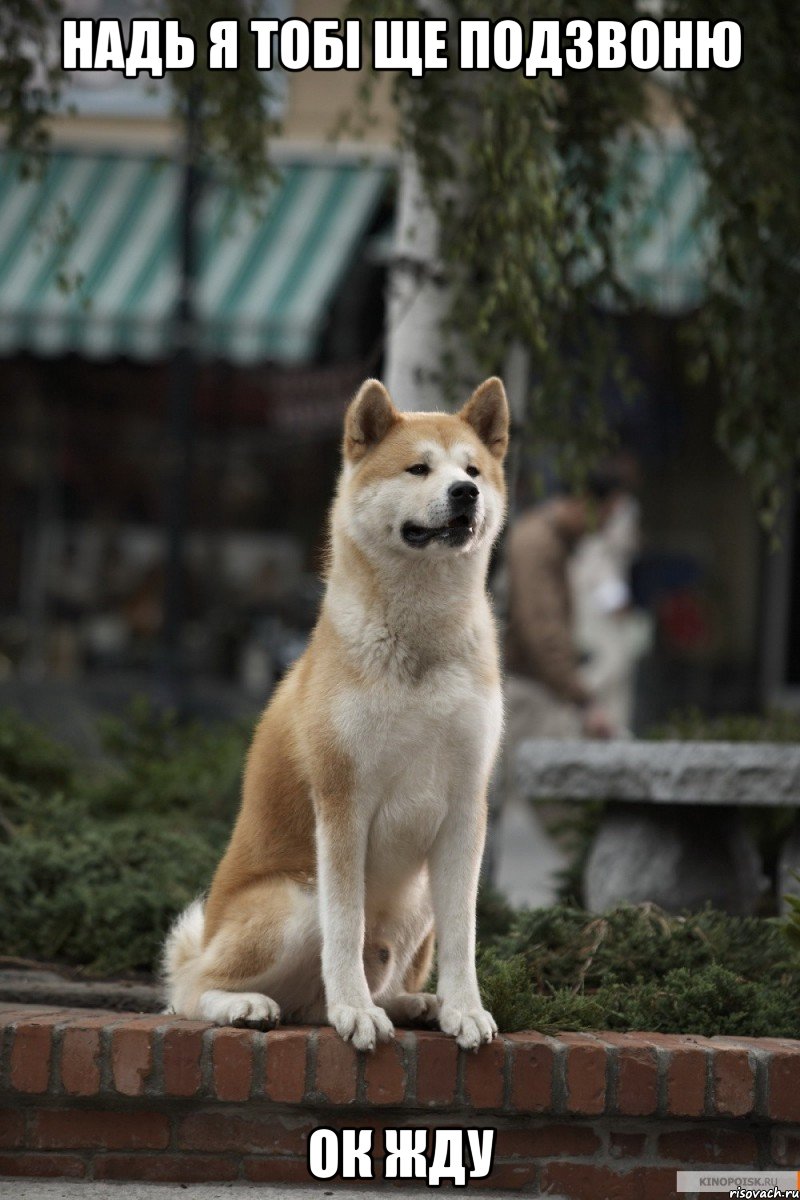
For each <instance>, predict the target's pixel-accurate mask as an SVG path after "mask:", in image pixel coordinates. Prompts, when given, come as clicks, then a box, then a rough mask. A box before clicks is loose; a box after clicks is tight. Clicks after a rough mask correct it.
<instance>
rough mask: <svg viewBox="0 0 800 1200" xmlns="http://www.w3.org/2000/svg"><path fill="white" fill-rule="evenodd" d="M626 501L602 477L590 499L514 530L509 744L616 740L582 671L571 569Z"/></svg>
mask: <svg viewBox="0 0 800 1200" xmlns="http://www.w3.org/2000/svg"><path fill="white" fill-rule="evenodd" d="M623 496H624V486H623V482H622V479H621V477H620V475H619V474H618V472H616V471H614V470H611V469H608V470H604V471H598V472H596V473H594V474H592V475H591V476H590V478H589V481H588V485H587V489H586V492H585V494H577V493H568V492H565V493H561V494H559V495H557V496H554V497H553V498H551V499H550V500H547V501H545V502H544V503H543V504H539V505H537V506H536V507H535V508H532V509H530V510H529V511H528V512H525V513H523V515H522V516H521V517H520V518H519V519H518V520H517V521H516V523H515V524H514V525H513V527H512V529H511V531H510V534H509V538H508V549H507V572H508V631H507V635H506V645H505V658H506V668H507V675H506V709H507V718H506V722H507V723H506V744H507V746H512V747H513V746H514V745H515V743H516V742H517V741H518V740H520V738H522V737H581V736H585V737H598V738H608V737H612V736H614V735H615V734H616V732H617V726H616V724H615V723H614V721H613V719H612V717H611V715H610V714H609V712H608V711H607V710H606V709H605V708H604V707H603V705H602V704H601V703H600V702H599V700H598V697H597V696H596V695H595V693H594V692H593V690H592V688H591V686H590V683H589V682H588V681H587V679H586V678H585V677H584V675H583V673H582V672H581V670H580V664H579V655H578V650H577V645H576V640H575V626H574V615H575V614H574V606H573V592H572V585H571V580H570V561H571V558H572V556H573V555H574V554H575V552H576V551H577V549H578V547H579V545H580V543H581V541H582V539H583V538H585V537H586V536H587V534H589V533H590V532H592V531H593V530H602V529H603V528H604V527H605V526H606V524H607V523H608V521H609V519H610V517H611V515H612V513H613V512H614V510H615V508H616V506H617V505H618V503H619V502H620V500H621V499H622V498H623Z"/></svg>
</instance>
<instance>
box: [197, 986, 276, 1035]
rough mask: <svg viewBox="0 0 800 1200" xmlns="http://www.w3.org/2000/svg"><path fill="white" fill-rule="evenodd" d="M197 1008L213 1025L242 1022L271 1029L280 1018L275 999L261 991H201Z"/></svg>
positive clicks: (246, 1024)
mask: <svg viewBox="0 0 800 1200" xmlns="http://www.w3.org/2000/svg"><path fill="white" fill-rule="evenodd" d="M200 1012H201V1015H202V1016H203V1018H204V1019H205V1020H206V1021H213V1022H214V1024H215V1025H241V1026H245V1027H247V1028H252V1029H272V1028H273V1027H274V1026H275V1025H277V1024H278V1022H279V1021H280V1019H281V1010H280V1008H279V1007H278V1005H277V1004H276V1003H275V1001H274V1000H271V999H270V997H269V996H264V995H262V994H261V993H260V992H222V991H211V992H203V995H202V996H201V997H200Z"/></svg>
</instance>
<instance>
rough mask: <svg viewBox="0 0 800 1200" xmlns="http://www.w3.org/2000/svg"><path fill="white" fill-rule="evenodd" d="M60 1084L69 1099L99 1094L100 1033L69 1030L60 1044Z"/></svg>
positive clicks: (94, 1029) (89, 1027)
mask: <svg viewBox="0 0 800 1200" xmlns="http://www.w3.org/2000/svg"><path fill="white" fill-rule="evenodd" d="M61 1082H62V1084H63V1085H64V1091H65V1092H67V1093H68V1094H69V1095H70V1096H94V1095H96V1094H97V1092H98V1091H99V1090H100V1029H99V1028H97V1027H92V1026H88V1027H87V1028H83V1029H81V1028H77V1029H75V1028H70V1029H65V1030H64V1035H63V1038H62V1041H61Z"/></svg>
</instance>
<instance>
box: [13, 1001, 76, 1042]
mask: <svg viewBox="0 0 800 1200" xmlns="http://www.w3.org/2000/svg"><path fill="white" fill-rule="evenodd" d="M65 1011H67V1010H65V1009H63V1008H58V1007H57V1006H56V1005H54V1004H11V1003H6V1004H0V1034H1V1033H2V1031H3V1030H4V1029H6V1028H7V1027H8V1026H9V1025H15V1024H17V1022H19V1021H30V1020H31V1019H32V1018H34V1017H49V1016H56V1015H61V1016H63V1015H64V1013H65Z"/></svg>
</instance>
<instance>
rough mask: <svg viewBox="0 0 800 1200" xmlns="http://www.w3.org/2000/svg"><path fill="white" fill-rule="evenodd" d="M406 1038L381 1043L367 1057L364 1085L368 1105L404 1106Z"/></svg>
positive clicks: (399, 1035)
mask: <svg viewBox="0 0 800 1200" xmlns="http://www.w3.org/2000/svg"><path fill="white" fill-rule="evenodd" d="M403 1050H404V1037H403V1034H401V1033H399V1034H398V1035H397V1037H396V1038H395V1039H394V1041H391V1042H381V1043H379V1045H377V1046H376V1047H375V1049H374V1050H373V1051H372V1053H371V1054H368V1055H366V1056H365V1061H364V1085H365V1087H366V1098H367V1103H368V1104H402V1103H403V1100H404V1099H405V1095H406V1069H405V1063H404V1054H403Z"/></svg>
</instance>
